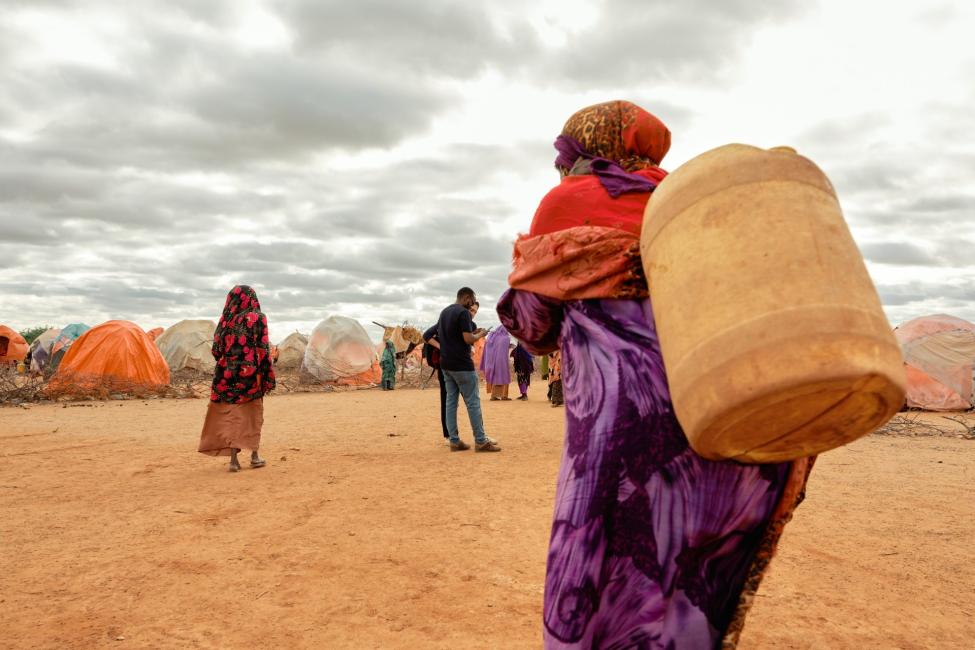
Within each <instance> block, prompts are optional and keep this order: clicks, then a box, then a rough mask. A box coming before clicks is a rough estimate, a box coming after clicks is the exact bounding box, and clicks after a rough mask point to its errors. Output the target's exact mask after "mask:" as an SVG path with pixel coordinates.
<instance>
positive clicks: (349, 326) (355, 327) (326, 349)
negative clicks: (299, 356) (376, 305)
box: [302, 316, 378, 383]
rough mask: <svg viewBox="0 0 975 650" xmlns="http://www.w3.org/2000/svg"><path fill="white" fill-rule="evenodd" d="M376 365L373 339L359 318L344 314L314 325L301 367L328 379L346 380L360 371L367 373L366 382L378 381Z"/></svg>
mask: <svg viewBox="0 0 975 650" xmlns="http://www.w3.org/2000/svg"><path fill="white" fill-rule="evenodd" d="M373 366H376V368H378V361H377V360H376V352H375V350H374V349H373V342H372V341H371V340H370V339H369V335H368V334H367V333H366V330H365V329H364V328H363V327H362V325H360V324H359V322H358V321H355V320H353V319H351V318H346V317H345V316H330V317H329V318H326V319H325V320H323V321H322V322H321V323H319V324H318V325H316V326H315V329H314V330H312V333H311V337H310V338H309V339H308V346H307V347H306V348H305V356H304V360H303V362H302V369H304V370H306V371H307V372H309V373H310V374H311V375H313V376H314V377H316V378H318V379H320V380H322V381H327V382H340V381H341V380H347V381H344V382H342V383H349V381H348V380H354V378H356V377H357V376H359V375H363V376H364V377H365V378H364V380H363V383H372V382H373V381H378V379H375V380H374V379H373V378H372V376H373V375H374V374H375V373H374V372H373V371H374V368H373ZM351 383H359V382H358V381H351Z"/></svg>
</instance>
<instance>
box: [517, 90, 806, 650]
mask: <svg viewBox="0 0 975 650" xmlns="http://www.w3.org/2000/svg"><path fill="white" fill-rule="evenodd" d="M669 144H670V133H669V131H667V129H666V127H665V126H664V125H663V124H662V123H661V122H660V121H659V120H657V119H656V118H655V117H653V116H652V115H650V114H649V113H647V112H646V111H643V110H642V109H640V108H639V107H637V106H635V105H633V104H630V103H628V102H609V103H606V104H599V105H596V106H593V107H590V108H587V109H583V110H582V111H579V112H578V113H576V114H575V115H573V116H572V117H571V118H570V119H569V121H568V122H567V123H566V126H565V128H564V129H563V132H562V135H561V136H560V137H559V139H558V140H557V141H556V148H557V149H558V150H559V154H560V155H559V157H558V159H557V161H556V164H557V166H558V168H559V169H560V171H561V173H562V175H563V180H562V183H560V185H559V186H557V187H556V188H555V189H553V190H552V191H551V192H549V194H548V195H547V196H546V197H545V199H544V200H543V201H542V204H541V205H540V207H539V209H538V212H537V213H536V215H535V220H534V222H533V224H532V230H531V232H530V233H529V235H527V236H525V237H523V238H521V239H520V240H519V241H518V243H517V244H516V249H515V268H514V271H513V272H512V275H511V278H510V284H511V286H512V289H510V290H509V291H508V292H507V293H505V295H504V296H503V297H502V298H501V300H500V302H499V304H498V314H499V316H500V318H501V322H502V323H503V324H504V325H505V327H506V328H507V329H508V331H509V332H510V333H511V334H512V335H513V336H514V337H516V338H517V339H519V340H520V341H522V342H523V344H524V345H525V347H526V348H527V349H528V350H529V351H530V352H532V353H533V354H546V353H549V352H551V351H553V350H556V349H558V348H560V349H561V356H562V381H563V389H564V394H565V404H566V433H565V446H564V451H563V456H562V464H561V469H560V472H559V477H558V484H557V488H556V501H555V516H554V522H553V525H552V535H551V540H550V545H549V554H548V567H547V575H546V581H545V602H544V640H545V646H546V648H581V647H585V648H597V647H598V648H695V649H696V648H717V647H722V648H733V647H735V645H736V644H737V639H738V634H739V633H740V631H741V626H742V624H743V621H744V617H745V614H746V613H747V609H748V606H749V605H750V602H751V599H752V598H753V596H754V593H755V590H756V589H757V587H758V583H759V581H760V580H761V577H762V574H763V573H764V570H765V568H766V567H767V565H768V562H769V560H770V559H771V555H772V553H773V551H774V548H775V544H776V542H777V540H778V537H779V535H780V534H781V531H782V527H783V526H784V525H785V523H786V522H787V521H788V520H789V518H790V517H791V513H792V510H793V508H794V507H795V505H797V503H798V501H800V500H801V497H802V490H803V487H804V485H805V480H806V478H807V476H808V471H809V468H810V466H811V462H809V461H808V460H803V461H796V462H794V463H780V464H772V465H743V464H739V463H735V462H713V461H708V460H705V459H703V458H702V457H700V456H698V455H697V454H696V453H695V452H694V451H693V450H692V449H691V448H690V447H689V446H688V442H687V439H686V437H685V436H684V433H683V431H682V430H681V427H680V424H679V423H678V422H677V419H676V417H675V415H674V411H673V407H672V405H671V402H670V394H669V391H668V386H667V377H666V373H665V370H664V366H663V360H662V357H661V354H660V346H659V343H658V341H657V335H656V331H655V329H654V318H653V310H652V307H651V304H650V300H649V296H648V291H647V287H646V282H645V280H644V278H643V276H642V272H641V270H640V258H639V253H638V251H639V246H638V244H639V231H640V226H641V224H642V217H643V207H644V206H645V204H646V201H647V200H648V199H649V197H650V195H651V192H652V191H653V188H654V187H655V186H656V184H657V183H659V182H660V180H662V178H663V177H664V176H665V174H666V173H665V172H663V171H662V170H660V169H659V167H658V166H657V165H658V163H659V162H660V160H661V159H662V158H663V155H664V154H665V153H666V151H667V149H668V148H669ZM702 307H703V306H702Z"/></svg>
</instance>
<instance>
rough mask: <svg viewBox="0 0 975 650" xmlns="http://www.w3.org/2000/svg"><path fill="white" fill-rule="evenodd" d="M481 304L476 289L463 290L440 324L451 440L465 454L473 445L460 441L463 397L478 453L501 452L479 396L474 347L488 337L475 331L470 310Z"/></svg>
mask: <svg viewBox="0 0 975 650" xmlns="http://www.w3.org/2000/svg"><path fill="white" fill-rule="evenodd" d="M475 302H477V300H476V298H475V296H474V290H473V289H471V288H469V287H462V288H461V289H460V290H459V291H458V292H457V301H456V302H455V303H454V304H452V305H450V306H448V307H446V308H444V310H443V311H442V312H440V318H439V320H438V321H437V340H438V342H439V343H440V367H441V369H443V374H444V384H445V386H446V389H447V399H446V411H447V412H446V423H447V433H448V435H449V437H450V450H451V451H463V450H465V449H470V445H468V444H466V443H465V442H464V441H463V440H461V439H460V435H459V432H458V429H457V402H458V398H459V397H460V396H463V398H464V404H465V405H466V406H467V415H468V416H469V417H470V420H471V429H472V430H473V431H474V443H475V445H474V449H475V451H487V452H491V451H501V447H499V446H498V444H497V442H496V441H495V440H492V439H491V438H489V437H488V436H487V434H486V433H485V432H484V421H483V418H482V416H481V397H480V395H479V394H478V390H477V389H478V380H477V372H475V370H474V361H473V359H472V358H471V345H472V344H473V343H474V342H475V341H477V340H478V339H482V338H484V337H485V336H487V332H486V331H485V330H483V329H477V330H475V329H474V321H473V320H471V313H470V308H471V306H472V305H473V304H474V303H475Z"/></svg>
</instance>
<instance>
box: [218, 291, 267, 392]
mask: <svg viewBox="0 0 975 650" xmlns="http://www.w3.org/2000/svg"><path fill="white" fill-rule="evenodd" d="M212 352H213V358H214V359H216V360H217V367H216V370H215V372H214V375H213V385H212V390H211V391H210V401H212V402H224V403H228V404H243V403H244V402H249V401H251V400H255V399H260V398H261V397H263V396H264V395H265V393H268V392H270V391H271V390H273V389H274V387H275V378H274V369H273V368H272V367H271V349H270V341H269V340H268V335H267V316H265V315H264V314H263V313H262V312H261V303H260V301H258V299H257V293H255V292H254V290H253V289H252V288H250V287H249V286H247V285H238V286H236V287H234V288H233V289H231V290H230V293H228V294H227V300H226V302H224V306H223V314H222V315H221V316H220V322H219V323H218V324H217V329H216V332H214V334H213V348H212Z"/></svg>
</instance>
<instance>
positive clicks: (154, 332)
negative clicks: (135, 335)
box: [146, 327, 166, 341]
mask: <svg viewBox="0 0 975 650" xmlns="http://www.w3.org/2000/svg"><path fill="white" fill-rule="evenodd" d="M165 331H166V330H164V329H163V328H161V327H153V328H152V329H151V330H146V334H148V335H149V338H151V339H152V340H153V341H155V340H156V339H158V338H159V337H160V336H162V333H163V332H165Z"/></svg>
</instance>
